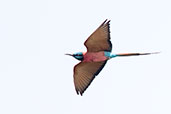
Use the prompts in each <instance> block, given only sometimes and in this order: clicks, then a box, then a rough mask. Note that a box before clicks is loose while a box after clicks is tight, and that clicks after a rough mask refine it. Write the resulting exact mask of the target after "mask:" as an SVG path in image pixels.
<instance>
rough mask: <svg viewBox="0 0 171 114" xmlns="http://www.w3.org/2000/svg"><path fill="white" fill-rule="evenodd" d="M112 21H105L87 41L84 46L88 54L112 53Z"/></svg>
mask: <svg viewBox="0 0 171 114" xmlns="http://www.w3.org/2000/svg"><path fill="white" fill-rule="evenodd" d="M109 22H110V20H107V19H106V20H105V21H104V22H103V23H102V24H101V25H100V26H99V27H98V28H97V29H96V30H95V31H94V32H93V33H92V34H91V35H90V36H89V37H88V39H87V40H86V41H85V43H84V45H85V46H86V48H87V51H88V52H98V51H110V52H111V50H112V43H111V41H110V30H109V29H110V24H109Z"/></svg>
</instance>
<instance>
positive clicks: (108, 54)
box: [104, 51, 117, 58]
mask: <svg viewBox="0 0 171 114" xmlns="http://www.w3.org/2000/svg"><path fill="white" fill-rule="evenodd" d="M104 54H105V56H106V57H109V58H114V57H117V55H116V54H111V52H108V51H105V52H104Z"/></svg>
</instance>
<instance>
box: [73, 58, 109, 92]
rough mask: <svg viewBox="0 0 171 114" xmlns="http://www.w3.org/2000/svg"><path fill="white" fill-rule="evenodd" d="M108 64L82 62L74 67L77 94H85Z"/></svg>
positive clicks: (103, 62) (104, 62)
mask: <svg viewBox="0 0 171 114" xmlns="http://www.w3.org/2000/svg"><path fill="white" fill-rule="evenodd" d="M106 62H107V61H102V62H80V63H78V64H77V65H76V66H75V67H74V84H75V90H76V92H77V94H81V95H82V94H83V93H84V91H85V90H86V89H87V88H88V86H89V85H90V84H91V82H92V81H93V79H94V78H95V76H96V75H98V74H99V73H100V71H101V70H102V69H103V67H104V65H105V64H106Z"/></svg>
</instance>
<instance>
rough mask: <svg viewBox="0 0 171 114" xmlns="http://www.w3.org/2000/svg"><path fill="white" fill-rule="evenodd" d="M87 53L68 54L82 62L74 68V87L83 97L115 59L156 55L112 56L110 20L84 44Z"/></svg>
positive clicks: (126, 54)
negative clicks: (95, 79)
mask: <svg viewBox="0 0 171 114" xmlns="http://www.w3.org/2000/svg"><path fill="white" fill-rule="evenodd" d="M84 45H85V46H86V48H87V52H78V53H74V54H66V55H69V56H72V57H74V58H75V59H77V60H79V61H81V62H80V63H78V64H77V65H75V67H74V85H75V90H76V92H77V94H78V95H79V94H80V95H81V96H82V95H83V93H84V91H85V90H86V89H87V88H88V86H89V85H90V84H91V82H92V81H93V80H94V78H95V77H96V76H97V75H98V74H99V73H100V71H101V70H102V69H103V67H104V66H105V64H106V62H107V61H108V60H109V59H111V58H115V57H125V56H138V55H149V54H156V53H158V52H154V53H122V54H111V51H112V43H111V41H110V20H107V19H106V20H105V21H104V22H103V23H102V24H101V25H100V26H99V27H98V28H97V29H96V30H95V31H94V32H93V33H92V34H91V35H90V36H89V37H88V39H87V40H86V41H85V42H84Z"/></svg>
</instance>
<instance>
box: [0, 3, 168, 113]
mask: <svg viewBox="0 0 171 114" xmlns="http://www.w3.org/2000/svg"><path fill="white" fill-rule="evenodd" d="M105 19H110V20H111V23H110V28H111V29H110V31H111V41H112V43H113V50H112V52H113V53H123V52H155V51H160V52H162V53H160V54H158V55H150V56H141V57H140V56H139V57H127V58H126V57H125V58H114V59H111V60H109V61H108V63H107V64H106V66H105V67H104V69H103V70H102V71H101V73H100V74H99V75H98V76H97V77H96V78H95V80H94V81H93V82H92V84H91V85H90V86H89V88H88V89H87V90H86V91H85V93H84V95H83V96H78V95H77V94H76V92H75V89H74V84H73V67H74V65H76V64H77V63H78V62H79V61H77V60H75V59H74V58H72V57H69V56H65V55H64V54H65V53H75V52H79V51H86V48H85V47H84V45H83V43H84V41H85V40H86V39H87V37H88V36H89V35H90V34H91V33H92V32H93V31H94V30H95V29H96V28H97V27H98V26H99V25H100V24H101V23H102V22H103V21H104V20H105ZM170 50H171V1H170V0H84V1H81V0H60V1H59V0H27V1H25V0H24V1H23V0H1V1H0V114H171V60H170V59H171V51H170Z"/></svg>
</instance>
